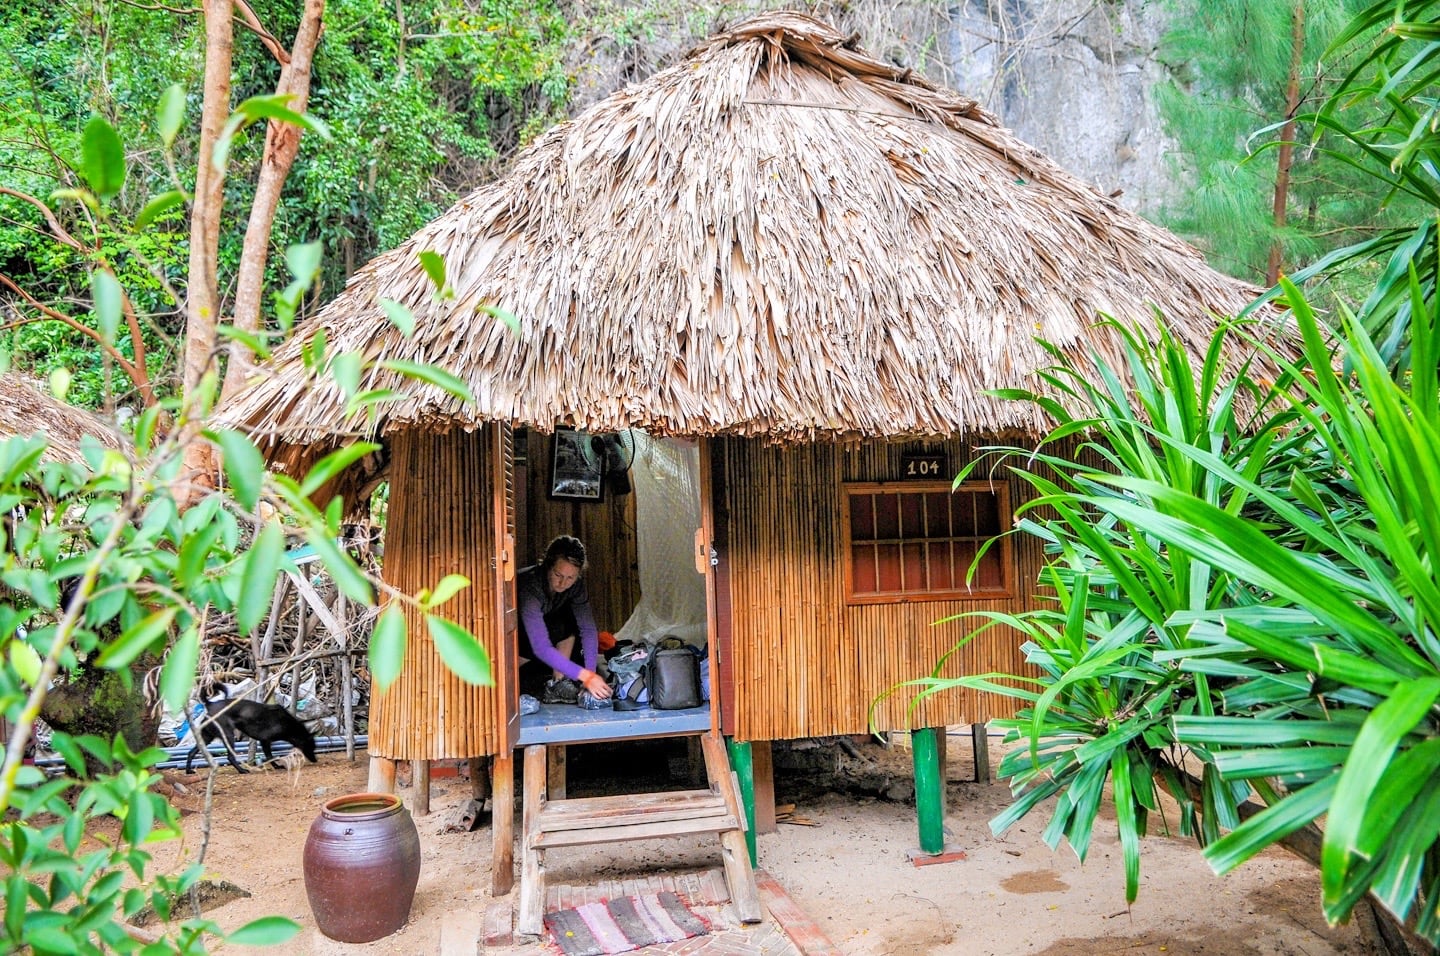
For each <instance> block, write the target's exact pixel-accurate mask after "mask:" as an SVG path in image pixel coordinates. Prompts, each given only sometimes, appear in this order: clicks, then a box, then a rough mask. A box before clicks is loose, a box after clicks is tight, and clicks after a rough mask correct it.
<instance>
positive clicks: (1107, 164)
mask: <svg viewBox="0 0 1440 956" xmlns="http://www.w3.org/2000/svg"><path fill="white" fill-rule="evenodd" d="M657 6H658V5H657V4H655V2H654V0H631V4H630V8H631V14H632V15H631V16H630V18H629V19H628V20H626V21H625V23H626V24H627V26H626V27H624V28H622V29H619V30H616V29H611V30H607V31H605V32H603V33H597V34H594V35H591V36H589V37H587V38H584V40H583V42H582V43H580V44H578V45H577V47H576V51H577V54H576V60H575V61H574V62H573V63H572V67H573V70H574V73H575V75H576V76H577V78H578V88H577V91H576V101H575V105H576V106H577V107H583V106H585V105H588V104H589V103H591V102H593V101H595V100H597V99H599V98H601V97H603V96H606V95H608V94H609V93H610V92H612V91H614V90H616V89H619V88H621V87H623V86H624V85H625V84H627V83H629V82H632V81H634V80H637V79H641V78H643V77H645V76H648V75H649V74H650V73H652V72H654V71H655V70H656V69H660V68H662V67H664V66H667V65H668V64H669V63H672V62H674V60H675V59H676V58H677V57H678V56H680V55H681V54H682V53H683V52H684V51H685V50H688V49H689V48H690V47H691V46H692V45H694V44H695V43H698V42H699V41H701V40H703V39H704V38H705V37H706V36H707V35H709V34H710V33H713V32H715V31H716V30H718V29H721V28H723V27H725V26H727V25H729V24H731V23H734V22H736V21H738V20H739V19H741V18H743V17H744V16H746V15H748V14H749V13H750V12H753V11H755V10H758V9H760V8H761V7H776V6H784V7H788V8H791V9H795V8H805V9H808V10H809V11H810V12H812V13H813V14H814V15H815V16H818V17H820V18H821V19H822V20H825V21H826V22H828V23H831V24H833V25H835V26H836V27H837V28H838V29H841V30H846V31H854V32H856V33H857V34H859V37H860V42H861V44H862V45H863V46H864V47H865V48H866V49H867V50H869V51H870V52H872V53H874V54H877V55H879V56H882V57H884V58H887V59H889V60H891V61H892V62H894V63H896V64H898V65H901V66H908V67H913V68H914V69H915V70H917V71H918V72H921V73H923V74H924V75H925V76H926V77H928V78H929V79H931V80H933V81H934V82H937V83H941V84H943V85H945V86H948V87H951V88H952V89H956V90H959V91H960V92H962V93H964V94H966V95H969V96H973V97H975V98H976V99H977V100H979V101H980V102H981V103H982V104H984V105H985V106H986V108H988V109H990V110H991V111H992V112H994V113H995V114H997V115H998V116H999V117H1000V119H1001V121H1002V122H1003V123H1004V124H1005V125H1006V126H1009V127H1010V128H1011V129H1013V130H1015V132H1016V133H1017V134H1019V136H1020V137H1021V138H1022V139H1024V140H1025V141H1027V142H1028V143H1030V144H1031V145H1032V146H1035V147H1036V148H1038V149H1040V150H1042V151H1044V152H1045V153H1047V154H1049V155H1050V156H1051V157H1052V158H1054V159H1055V160H1056V161H1057V162H1059V163H1060V164H1061V165H1062V166H1064V167H1066V168H1067V169H1069V170H1070V171H1071V172H1073V173H1075V174H1077V175H1079V176H1081V177H1082V178H1084V179H1086V180H1088V181H1089V182H1091V183H1094V184H1095V186H1096V187H1097V188H1098V189H1100V190H1101V191H1102V192H1104V193H1107V194H1109V193H1114V192H1115V191H1116V190H1119V191H1120V196H1119V201H1120V202H1122V203H1123V204H1125V205H1126V206H1128V207H1129V208H1131V209H1135V210H1137V211H1140V212H1145V213H1148V214H1149V215H1150V216H1151V217H1152V218H1153V217H1154V215H1155V212H1156V210H1157V208H1158V207H1159V205H1160V203H1161V202H1162V200H1163V199H1164V198H1165V197H1166V195H1167V194H1168V193H1169V192H1171V191H1173V189H1174V187H1173V186H1172V185H1171V182H1172V180H1171V177H1172V175H1173V174H1172V172H1171V171H1170V170H1169V169H1168V168H1167V165H1166V162H1165V157H1166V153H1167V151H1168V148H1169V143H1168V141H1167V140H1166V137H1165V135H1164V133H1163V131H1162V129H1161V123H1160V118H1159V116H1158V113H1157V111H1156V108H1155V103H1154V98H1153V96H1152V90H1153V89H1154V87H1155V85H1156V84H1157V83H1159V82H1161V81H1163V80H1164V79H1165V77H1166V71H1165V69H1164V67H1163V66H1162V65H1161V64H1160V63H1159V62H1158V61H1157V60H1156V59H1155V51H1156V47H1157V45H1158V41H1159V38H1160V36H1161V34H1162V33H1163V31H1164V29H1165V18H1166V15H1167V14H1166V10H1165V9H1163V7H1164V5H1162V4H1159V3H1156V2H1154V0H951V2H949V3H948V4H947V3H944V2H940V0H898V2H896V0H843V2H812V3H808V4H807V3H797V2H793V0H792V2H789V3H784V2H780V3H776V2H773V0H771V2H760V3H752V2H740V3H736V2H726V0H722V2H720V3H718V4H714V5H706V4H697V5H695V6H694V7H693V8H691V9H690V10H688V11H687V12H686V14H685V15H683V16H672V15H668V14H665V13H662V12H657V10H656V7H657Z"/></svg>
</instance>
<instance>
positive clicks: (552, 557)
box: [540, 534, 585, 572]
mask: <svg viewBox="0 0 1440 956" xmlns="http://www.w3.org/2000/svg"><path fill="white" fill-rule="evenodd" d="M561 558H564V559H565V560H566V561H569V562H570V563H571V564H573V565H575V567H576V568H578V569H579V570H580V571H582V572H583V571H584V570H585V545H583V544H581V543H580V539H579V538H574V537H571V536H570V535H568V534H562V535H560V536H559V537H558V538H556V539H555V540H553V541H551V542H550V543H549V544H547V545H546V546H545V558H544V560H542V561H541V562H540V567H541V568H543V569H545V570H546V571H549V570H550V568H551V567H553V566H554V564H555V562H556V561H559V560H560V559H561Z"/></svg>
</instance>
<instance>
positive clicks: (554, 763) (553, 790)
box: [545, 744, 566, 800]
mask: <svg viewBox="0 0 1440 956" xmlns="http://www.w3.org/2000/svg"><path fill="white" fill-rule="evenodd" d="M545 750H546V751H547V753H546V756H545V789H546V793H547V796H548V799H550V800H564V799H565V756H566V755H565V745H564V744H555V745H552V746H549V747H546V748H545Z"/></svg>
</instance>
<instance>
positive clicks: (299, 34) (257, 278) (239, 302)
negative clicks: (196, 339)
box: [221, 0, 325, 397]
mask: <svg viewBox="0 0 1440 956" xmlns="http://www.w3.org/2000/svg"><path fill="white" fill-rule="evenodd" d="M324 15H325V0H305V9H304V12H303V13H302V14H301V18H300V27H299V29H298V30H296V32H295V45H294V48H293V49H292V50H291V51H290V59H289V62H288V63H286V64H285V65H284V68H283V69H282V70H281V71H280V83H279V85H278V86H277V87H276V90H275V92H277V93H288V94H290V95H291V97H292V98H291V100H290V102H289V104H288V106H289V108H290V109H292V110H294V111H295V112H297V113H303V112H304V111H305V106H306V103H307V101H308V100H309V97H310V69H311V64H312V62H313V60H314V55H315V47H316V45H317V44H318V43H319V42H320V29H321V24H322V20H323V17H324ZM300 133H301V130H300V128H299V127H297V126H292V125H291V124H289V123H278V122H275V121H274V120H271V121H270V124H269V126H268V127H267V128H266V130H265V154H264V158H263V160H262V161H261V164H260V179H259V181H258V182H257V183H256V185H255V201H254V203H253V204H252V205H251V207H250V222H249V224H248V225H247V226H246V229H245V245H244V248H243V250H242V251H241V254H240V271H239V274H238V276H237V277H236V286H235V317H234V323H235V327H236V328H238V329H241V330H243V331H245V332H250V333H255V332H258V331H259V330H260V310H261V306H262V305H263V303H264V292H265V288H264V287H265V263H266V261H267V259H268V258H269V254H270V232H271V227H272V226H273V225H274V224H275V210H276V208H277V207H278V206H279V205H280V191H281V189H282V188H283V187H284V185H285V179H286V177H287V176H289V175H290V168H291V167H292V166H293V165H294V163H295V157H296V155H297V154H298V153H299V152H300ZM253 368H254V356H253V355H251V353H250V350H249V349H248V348H246V347H245V345H243V344H242V343H240V342H238V341H236V342H231V343H230V349H229V361H228V363H227V365H226V369H225V387H224V388H223V389H222V390H221V394H222V395H224V396H226V397H228V396H230V395H233V394H235V392H237V391H238V390H239V389H240V387H241V386H242V385H244V384H245V380H246V379H247V378H249V376H250V372H251V370H252V369H253Z"/></svg>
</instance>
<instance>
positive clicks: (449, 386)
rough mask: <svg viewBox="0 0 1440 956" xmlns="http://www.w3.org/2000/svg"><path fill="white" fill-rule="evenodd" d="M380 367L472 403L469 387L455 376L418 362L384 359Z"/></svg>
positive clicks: (472, 397) (472, 398)
mask: <svg viewBox="0 0 1440 956" xmlns="http://www.w3.org/2000/svg"><path fill="white" fill-rule="evenodd" d="M380 365H381V367H383V368H388V369H390V370H391V371H392V372H399V373H400V374H401V375H404V376H406V377H408V378H413V379H417V380H419V381H421V382H425V383H427V384H430V385H434V386H435V387H436V388H438V389H440V390H441V391H444V392H446V393H448V394H449V395H450V396H451V397H453V398H456V399H459V400H460V401H462V402H469V403H473V402H474V401H475V396H473V395H472V394H470V386H469V385H467V384H465V380H464V379H462V378H460V377H459V376H457V375H452V374H451V373H449V372H447V371H445V370H444V369H441V368H436V367H435V366H433V365H425V364H422V363H420V362H407V361H403V360H401V359H386V360H385V361H383V362H381V363H380Z"/></svg>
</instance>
